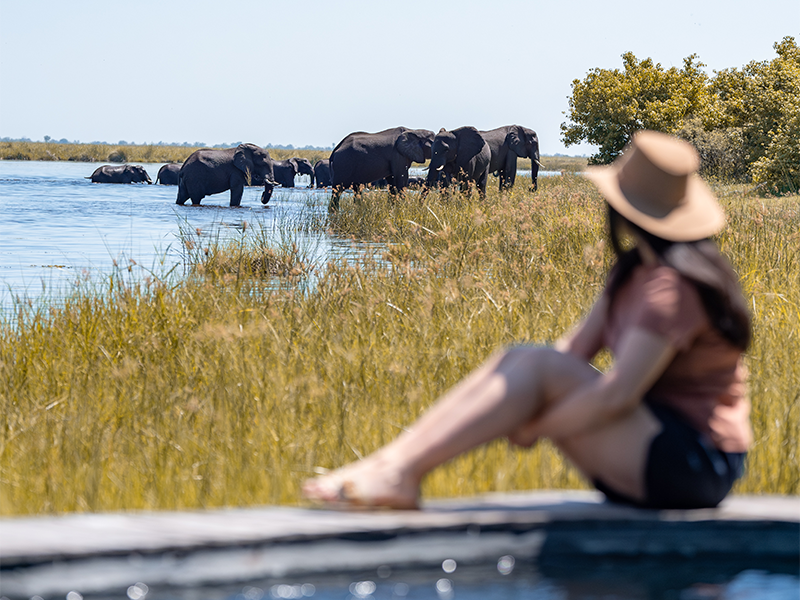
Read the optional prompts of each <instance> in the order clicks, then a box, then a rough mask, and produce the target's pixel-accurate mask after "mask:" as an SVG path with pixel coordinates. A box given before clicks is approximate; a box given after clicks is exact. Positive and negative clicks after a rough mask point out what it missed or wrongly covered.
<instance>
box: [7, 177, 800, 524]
mask: <svg viewBox="0 0 800 600" xmlns="http://www.w3.org/2000/svg"><path fill="white" fill-rule="evenodd" d="M525 187H526V186H522V185H518V186H517V187H516V188H515V189H514V191H513V192H512V193H510V194H507V195H503V196H501V195H500V194H499V193H498V192H497V191H496V190H491V189H490V191H489V196H488V199H487V200H486V201H485V202H480V201H479V200H478V199H477V196H471V197H466V196H463V195H460V194H444V195H438V194H430V195H429V196H428V197H427V199H426V200H424V201H423V200H422V199H420V197H419V196H418V195H416V194H410V195H409V196H408V198H406V199H404V200H401V201H393V200H392V199H391V198H390V196H389V195H388V194H385V193H382V192H373V193H371V194H370V195H369V196H368V197H367V198H366V199H365V200H364V201H363V202H361V203H360V204H357V203H353V202H351V201H350V200H349V199H345V200H343V203H342V210H341V212H340V213H339V214H338V215H337V216H336V217H335V219H333V220H332V221H330V222H323V221H312V222H310V223H309V224H307V227H310V228H315V227H329V228H332V229H333V230H335V231H336V232H337V233H338V234H339V235H344V236H349V237H351V238H352V239H353V240H354V244H355V243H358V242H360V241H362V240H377V241H381V242H386V243H387V244H388V245H387V246H386V251H385V252H384V253H383V256H378V257H374V258H369V257H367V258H364V259H362V260H359V261H356V260H351V261H350V262H344V261H334V262H331V263H328V264H320V265H314V264H312V263H310V262H309V261H308V260H307V259H306V258H305V257H304V256H303V252H302V251H301V250H298V249H297V248H296V247H294V246H293V245H292V244H291V243H284V244H282V245H280V246H278V247H269V245H268V242H267V241H266V239H267V237H266V236H262V235H260V234H259V230H258V224H257V223H256V224H252V225H253V227H252V229H253V230H254V233H255V235H250V236H245V237H243V238H242V239H241V240H240V241H237V242H236V243H230V244H227V245H219V244H212V245H211V247H208V246H204V244H208V242H203V241H202V240H200V238H199V236H198V237H197V238H194V237H192V235H191V234H188V233H187V234H186V236H185V239H184V242H185V244H186V247H187V251H188V253H189V255H190V256H191V257H193V260H194V264H195V265H196V266H195V268H194V269H193V271H192V273H191V274H190V275H189V276H188V277H186V278H183V279H180V280H172V279H170V280H159V279H157V278H142V279H141V280H136V279H134V281H133V282H131V280H130V279H129V274H128V273H127V272H126V271H123V272H120V273H118V274H117V275H116V276H114V277H111V278H109V279H106V280H102V281H95V282H92V281H89V282H87V283H86V285H85V287H84V288H82V289H80V290H78V292H76V293H75V294H74V295H73V296H72V297H70V298H68V299H67V300H66V301H65V302H64V303H63V305H59V306H56V305H41V306H37V305H33V306H28V305H20V306H18V307H17V311H16V313H15V314H14V316H13V318H12V319H10V320H8V321H7V322H4V323H2V325H0V414H2V415H3V417H2V428H0V513H2V514H5V515H12V514H17V515H18V514H37V513H52V512H62V511H86V510H91V511H107V510H117V509H141V508H148V509H180V508H194V507H213V506H224V505H237V506H242V505H252V504H265V503H282V504H293V503H297V502H299V501H300V499H299V486H300V484H301V482H302V481H303V480H304V479H305V478H306V477H308V476H310V475H311V474H312V473H313V470H314V468H315V467H320V466H321V467H335V466H338V465H341V464H343V463H345V462H349V461H351V460H353V459H355V458H357V457H358V456H360V455H363V454H366V453H368V452H370V451H372V450H374V449H375V448H377V447H378V446H380V445H381V444H384V443H386V442H387V441H388V440H390V439H391V438H392V437H394V436H395V435H396V434H397V432H398V431H399V430H400V429H401V428H402V427H404V426H406V425H408V424H409V423H411V422H412V421H413V420H414V419H415V418H416V417H417V416H418V415H419V414H420V413H421V412H422V411H424V410H425V409H426V408H427V407H428V406H429V405H430V403H431V402H432V401H433V400H434V399H435V398H436V397H437V396H438V395H439V394H441V393H442V392H443V391H444V390H446V389H447V388H448V387H449V386H451V385H452V384H453V383H455V382H456V381H458V380H459V379H460V378H461V377H462V376H463V375H464V374H465V373H467V372H468V371H469V370H470V369H472V368H473V367H475V366H476V365H477V364H479V363H480V362H481V361H482V360H484V359H485V358H486V357H487V356H488V355H489V354H490V353H492V352H493V351H495V350H496V349H498V348H499V347H501V346H503V345H507V344H513V343H519V342H535V343H547V342H549V341H552V340H553V339H555V338H556V337H558V336H559V335H560V334H561V333H562V332H563V331H564V330H565V329H566V328H568V327H569V326H570V325H571V324H573V323H574V322H575V321H576V320H577V319H578V318H580V316H581V315H582V314H584V313H585V312H586V311H587V310H588V308H589V306H590V305H591V303H592V301H593V300H594V298H595V297H596V295H597V294H598V293H599V291H600V289H601V286H602V283H603V279H604V274H605V271H606V269H607V268H608V266H609V264H610V254H609V250H608V248H606V247H605V244H604V241H603V240H604V230H603V221H604V215H603V209H602V201H601V199H600V197H599V195H598V194H597V192H596V191H595V190H594V188H592V186H591V185H590V184H589V183H588V182H587V181H585V180H584V179H583V178H580V177H576V176H566V177H555V178H542V180H540V191H539V192H538V193H536V194H531V193H529V192H527V191H526V190H525V189H524V188H525ZM718 191H719V193H720V196H721V200H722V202H723V204H724V206H725V208H726V210H727V212H728V213H729V215H730V227H729V228H728V229H727V230H726V232H725V233H724V234H723V235H722V236H721V237H720V243H721V244H722V246H723V247H724V248H725V250H726V252H727V253H728V254H729V256H730V257H731V259H732V261H733V263H734V265H735V266H736V268H737V270H738V272H739V273H740V274H741V276H742V281H743V285H744V288H745V292H746V294H747V296H748V299H749V300H750V301H751V303H752V305H753V310H754V323H755V342H754V344H753V347H752V348H751V350H750V351H749V353H748V364H749V366H750V370H751V377H752V389H753V399H754V404H753V406H754V411H753V422H754V426H755V432H756V445H755V447H754V449H753V451H752V453H751V455H750V457H749V460H748V471H747V474H746V476H745V477H744V478H743V479H742V481H741V482H740V483H739V484H738V485H737V488H736V490H737V491H738V492H758V493H790V494H797V493H798V492H800V466H799V465H798V456H797V432H798V430H800V411H799V410H798V389H800V365H799V364H798V361H797V360H796V356H797V355H798V349H799V348H798V346H800V345H799V344H798V339H797V338H798V326H797V323H798V322H800V312H799V307H800V278H799V277H798V273H800V264H798V261H800V259H799V258H798V253H797V252H796V248H797V244H798V241H800V240H798V230H800V215H799V213H800V198H798V197H797V196H793V197H788V198H783V199H779V200H763V199H759V198H757V197H754V196H752V195H748V194H747V193H746V192H745V191H743V190H741V189H739V188H732V187H720V188H718ZM294 226H297V227H302V226H303V225H302V224H299V223H298V224H295V225H294ZM206 250H208V252H206ZM123 275H124V276H123ZM598 364H599V366H600V367H604V366H607V364H608V362H607V357H605V356H603V357H601V359H600V360H599V361H598ZM585 486H586V483H585V482H584V481H583V480H582V478H581V477H580V476H579V475H578V474H577V473H576V472H575V470H574V469H572V468H571V467H570V466H569V465H568V464H567V463H566V462H565V461H564V460H562V458H561V457H560V456H559V455H558V454H557V453H556V452H555V451H553V450H552V449H551V448H550V447H549V446H548V445H547V444H542V445H540V446H539V447H537V448H536V449H534V450H532V451H527V450H520V449H516V448H511V447H509V446H508V445H507V444H505V443H503V442H496V443H493V444H490V445H488V446H486V447H484V448H481V449H479V450H477V451H475V452H472V453H469V454H467V455H464V456H463V457H461V458H459V459H457V460H455V461H453V462H452V463H451V464H448V465H447V466H445V467H443V468H441V469H439V470H437V471H435V472H434V473H433V474H431V476H430V477H429V478H428V479H427V480H426V482H425V486H424V493H425V494H426V495H428V496H454V495H469V494H475V493H478V492H483V491H487V490H515V489H530V488H575V487H585Z"/></svg>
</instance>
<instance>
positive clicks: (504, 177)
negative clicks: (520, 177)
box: [500, 169, 517, 192]
mask: <svg viewBox="0 0 800 600" xmlns="http://www.w3.org/2000/svg"><path fill="white" fill-rule="evenodd" d="M516 177H517V170H516V169H513V170H503V171H500V191H501V192H502V191H503V190H510V189H511V188H512V187H514V181H516Z"/></svg>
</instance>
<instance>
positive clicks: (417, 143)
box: [329, 127, 434, 210]
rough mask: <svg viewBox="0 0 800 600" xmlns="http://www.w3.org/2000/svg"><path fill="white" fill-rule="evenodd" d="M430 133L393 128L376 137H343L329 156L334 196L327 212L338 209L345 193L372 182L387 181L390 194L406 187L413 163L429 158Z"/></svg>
mask: <svg viewBox="0 0 800 600" xmlns="http://www.w3.org/2000/svg"><path fill="white" fill-rule="evenodd" d="M433 137H434V135H433V132H432V131H428V130H427V129H409V128H407V127H395V128H393V129H386V130H385V131H380V132H378V133H366V132H363V131H359V132H356V133H351V134H350V135H348V136H347V137H345V138H344V139H343V140H342V141H341V142H339V144H338V145H337V146H336V148H334V149H333V152H331V157H330V168H331V172H332V173H331V174H332V185H333V193H332V194H331V202H330V206H329V209H330V210H337V209H338V208H339V196H341V194H342V192H343V191H344V190H346V189H353V191H355V192H356V193H359V192H360V191H361V188H362V187H363V186H365V185H367V184H369V183H372V182H373V181H377V180H379V179H386V180H387V181H388V182H389V187H390V189H391V190H392V192H398V191H400V190H402V189H404V188H405V187H407V185H408V168H409V167H410V166H411V163H412V162H417V163H423V162H425V160H426V159H428V158H430V157H431V144H432V143H433Z"/></svg>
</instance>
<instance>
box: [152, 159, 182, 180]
mask: <svg viewBox="0 0 800 600" xmlns="http://www.w3.org/2000/svg"><path fill="white" fill-rule="evenodd" d="M181 166H183V163H169V164H166V165H164V166H162V167H161V168H160V169H159V170H158V175H156V183H160V184H161V185H178V173H180V170H181Z"/></svg>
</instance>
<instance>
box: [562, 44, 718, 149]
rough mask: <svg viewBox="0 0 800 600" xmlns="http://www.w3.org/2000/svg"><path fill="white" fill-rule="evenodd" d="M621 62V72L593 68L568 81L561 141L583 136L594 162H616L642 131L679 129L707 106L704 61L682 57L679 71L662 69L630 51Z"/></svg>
mask: <svg viewBox="0 0 800 600" xmlns="http://www.w3.org/2000/svg"><path fill="white" fill-rule="evenodd" d="M622 62H623V67H624V68H623V70H622V71H620V70H619V69H613V70H609V69H592V70H591V71H589V74H588V75H587V76H586V77H585V78H584V79H583V80H579V79H575V80H574V81H573V82H572V96H571V97H570V99H569V111H568V113H567V117H568V119H569V120H570V122H569V123H562V124H561V132H562V140H563V142H564V143H565V144H566V145H567V146H570V145H572V144H577V143H580V142H581V141H584V140H585V141H587V142H589V143H592V144H596V145H597V146H599V147H600V149H599V151H598V153H597V154H595V155H593V156H592V157H591V158H590V160H589V162H590V163H592V164H605V163H609V162H611V161H612V160H614V159H615V158H616V157H617V156H618V155H619V153H620V152H621V151H622V149H623V148H624V147H625V145H626V144H627V143H628V142H629V141H630V140H631V137H632V136H633V134H634V133H635V132H636V131H639V130H640V129H655V130H657V131H663V132H666V133H675V132H677V131H678V130H679V129H680V128H681V127H682V126H683V123H684V120H685V119H686V118H687V117H695V116H697V117H699V116H703V115H704V111H705V110H706V108H707V107H708V104H709V89H708V77H707V76H706V75H705V73H703V71H701V68H702V67H704V66H705V65H704V64H703V63H701V62H699V61H698V60H697V55H696V54H692V55H691V56H688V57H686V58H685V59H684V60H683V68H682V69H677V68H676V67H671V68H669V69H667V70H664V69H663V68H662V67H661V65H660V64H659V63H654V62H653V61H652V59H650V58H647V59H644V60H642V61H639V60H638V59H637V58H636V57H635V56H634V55H633V53H632V52H626V53H625V54H623V55H622Z"/></svg>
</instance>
